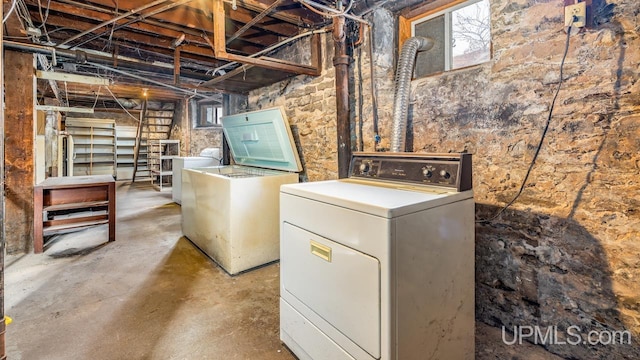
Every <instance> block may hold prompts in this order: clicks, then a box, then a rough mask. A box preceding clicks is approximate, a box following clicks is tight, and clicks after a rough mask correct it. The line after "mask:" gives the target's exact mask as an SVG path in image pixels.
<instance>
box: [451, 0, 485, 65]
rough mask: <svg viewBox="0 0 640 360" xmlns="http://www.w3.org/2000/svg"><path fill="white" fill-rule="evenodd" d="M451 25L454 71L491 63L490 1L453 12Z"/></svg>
mask: <svg viewBox="0 0 640 360" xmlns="http://www.w3.org/2000/svg"><path fill="white" fill-rule="evenodd" d="M451 24H452V38H451V53H452V64H451V65H452V66H451V67H452V68H453V69H457V68H461V67H466V66H471V65H476V64H480V63H483V62H486V61H489V58H490V52H491V26H490V23H489V0H483V1H480V2H477V3H475V4H471V5H469V6H466V7H463V8H461V9H458V10H455V11H453V12H452V13H451Z"/></svg>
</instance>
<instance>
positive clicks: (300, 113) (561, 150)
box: [248, 0, 640, 359]
mask: <svg viewBox="0 0 640 360" xmlns="http://www.w3.org/2000/svg"><path fill="white" fill-rule="evenodd" d="M562 6H563V3H562V2H561V1H528V0H518V1H507V0H494V1H491V10H492V16H491V22H492V25H491V26H492V44H493V56H492V60H491V61H490V62H488V63H485V64H482V65H479V66H475V67H471V68H467V69H462V70H457V71H452V72H448V73H444V74H440V75H435V76H431V77H428V78H424V79H418V80H414V81H413V83H412V101H411V102H412V106H411V108H410V129H412V133H411V134H410V136H409V137H408V142H409V144H410V146H411V147H412V148H413V150H414V151H417V152H463V151H466V152H469V153H472V154H473V156H474V157H473V162H474V167H473V175H474V192H475V200H476V204H477V206H476V213H477V214H476V216H477V218H478V219H479V220H481V219H489V218H491V217H493V216H494V215H495V214H497V213H498V212H499V211H500V209H501V208H502V207H503V206H504V205H505V204H506V203H508V202H509V201H511V200H512V199H513V197H514V196H515V195H516V194H517V192H518V189H519V187H520V185H521V184H522V181H523V179H524V177H525V174H526V172H527V169H528V167H529V164H530V163H531V160H532V158H533V155H534V153H535V151H536V148H537V146H538V143H539V141H540V137H541V134H542V131H543V128H544V126H545V123H546V120H547V116H548V114H549V110H550V104H551V100H552V98H553V95H554V92H555V90H556V88H557V86H558V83H559V68H560V61H561V58H562V53H563V51H564V46H565V40H566V33H565V32H564V29H563V27H564V26H563V23H564V16H563V8H562ZM591 6H592V7H591V10H590V11H591V12H592V14H593V17H594V22H593V27H591V28H589V29H587V30H586V31H582V32H581V33H579V34H576V35H573V36H571V37H570V44H569V52H568V55H567V59H566V62H565V66H564V83H563V85H562V89H561V90H560V93H559V96H558V99H557V102H556V105H555V109H554V111H553V117H552V119H551V125H550V127H549V131H548V133H547V136H546V139H545V141H544V143H543V146H542V149H541V151H540V155H539V157H538V159H537V162H536V165H535V167H534V168H533V170H532V172H531V175H530V177H529V180H528V182H527V186H526V187H525V189H524V191H523V192H522V195H521V196H520V197H519V199H518V200H517V201H516V202H515V203H514V204H513V205H512V206H511V207H510V208H509V209H508V210H506V211H505V212H504V213H502V215H501V216H499V217H498V218H496V219H495V220H492V221H490V222H488V223H485V222H481V223H478V224H477V225H476V259H475V262H476V304H477V305H476V306H477V307H476V317H477V318H478V319H479V320H480V321H483V322H485V323H488V324H490V325H493V326H497V327H502V326H505V327H506V328H507V329H512V328H513V327H514V326H536V325H537V326H541V327H542V330H546V328H547V327H549V326H556V327H557V329H558V335H559V339H558V340H559V341H563V340H566V336H565V335H566V330H567V329H568V328H569V327H570V326H578V327H579V329H580V330H579V333H580V334H581V335H582V336H583V337H585V339H586V336H587V335H588V334H589V332H590V331H597V332H601V331H605V330H607V331H613V330H615V331H629V332H630V334H631V337H632V343H631V344H626V345H607V346H605V345H597V346H590V345H588V344H582V343H581V344H578V345H575V346H573V345H568V344H567V345H561V344H556V345H550V344H547V345H545V347H546V348H547V349H548V350H550V351H552V352H554V353H556V354H558V355H561V356H563V357H566V358H572V359H612V358H616V359H622V358H628V359H637V358H640V280H639V279H640V211H639V210H638V209H639V208H640V195H638V194H639V190H640V180H638V179H640V176H639V175H640V81H638V79H639V75H640V68H639V64H640V37H639V33H638V32H639V29H640V27H639V24H640V3H638V2H637V1H635V0H616V1H606V2H605V1H603V0H593V1H592V2H591ZM371 19H373V21H374V23H375V27H374V29H375V31H374V45H375V46H374V48H375V52H374V56H373V58H374V64H375V75H374V79H375V86H376V94H377V100H378V106H377V108H376V109H377V112H378V115H379V127H380V135H381V138H382V140H381V142H380V143H379V144H377V145H376V144H375V143H374V140H373V139H374V137H373V135H374V134H373V121H372V119H373V106H372V101H371V95H370V91H369V86H370V76H369V70H368V64H369V56H368V54H367V51H366V46H367V43H366V42H365V45H364V46H365V47H363V48H362V50H360V49H356V50H355V51H354V64H353V66H352V71H353V73H352V76H353V80H354V81H355V82H354V86H353V89H352V94H353V95H352V100H353V101H352V104H353V105H352V108H351V110H352V121H353V129H354V135H353V137H354V138H355V139H357V140H358V139H359V138H358V137H359V136H360V134H362V135H361V138H362V147H363V149H364V150H365V151H373V150H376V149H377V150H387V149H388V147H389V141H388V139H389V135H390V132H391V131H390V130H391V126H390V122H391V117H392V106H393V73H394V70H393V66H394V61H395V53H396V50H395V49H396V47H397V45H396V44H395V43H394V41H392V37H390V36H389V35H388V33H389V31H388V29H390V28H392V27H394V28H396V25H394V17H393V15H392V14H390V13H388V12H386V11H385V10H377V11H375V12H374V14H373V15H372V16H370V20H371ZM385 34H386V35H385ZM367 41H368V37H367ZM323 44H324V50H325V53H324V54H323V56H324V57H325V59H324V68H325V70H324V71H323V74H322V76H320V77H318V78H310V77H303V76H300V77H296V78H294V79H292V80H288V81H285V82H281V83H278V84H274V85H272V86H269V87H266V88H263V89H260V90H258V91H254V92H252V93H251V94H250V95H249V101H248V108H249V109H252V110H255V109H259V108H263V107H269V106H274V105H280V106H284V107H285V109H286V112H287V115H288V116H289V121H290V122H291V124H292V127H293V129H294V133H295V134H296V137H297V139H298V140H299V147H300V149H301V156H302V158H303V159H304V162H305V174H306V179H307V180H310V181H315V180H324V179H331V178H336V177H337V176H336V170H337V169H336V166H337V165H336V164H337V160H336V138H335V136H336V135H335V98H334V96H335V95H334V94H335V89H334V73H333V70H332V65H331V58H332V52H331V51H332V50H331V49H332V43H331V38H330V36H325V38H324V42H323ZM358 64H361V66H362V68H361V69H360V70H358ZM360 79H361V80H362V81H361V83H362V86H360V85H359V84H358V82H360ZM360 98H361V99H362V100H361V101H360ZM353 144H354V147H356V146H357V145H358V144H359V140H358V141H354V142H353ZM573 330H575V328H573ZM573 330H572V331H573ZM514 346H517V345H514Z"/></svg>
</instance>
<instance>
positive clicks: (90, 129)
mask: <svg viewBox="0 0 640 360" xmlns="http://www.w3.org/2000/svg"><path fill="white" fill-rule="evenodd" d="M65 129H66V131H67V133H68V134H69V135H71V136H72V138H73V156H72V162H73V175H74V176H85V175H111V176H116V131H115V129H116V122H115V120H109V119H89V118H67V119H66V121H65Z"/></svg>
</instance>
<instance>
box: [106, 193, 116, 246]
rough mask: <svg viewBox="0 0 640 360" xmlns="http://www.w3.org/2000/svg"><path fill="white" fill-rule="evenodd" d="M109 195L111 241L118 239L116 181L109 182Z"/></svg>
mask: <svg viewBox="0 0 640 360" xmlns="http://www.w3.org/2000/svg"><path fill="white" fill-rule="evenodd" d="M107 191H108V194H107V196H108V197H109V207H108V210H107V211H108V213H109V215H108V216H109V241H116V184H115V182H111V183H109V188H108V190H107Z"/></svg>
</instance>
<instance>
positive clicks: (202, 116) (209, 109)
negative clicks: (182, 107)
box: [197, 103, 222, 127]
mask: <svg viewBox="0 0 640 360" xmlns="http://www.w3.org/2000/svg"><path fill="white" fill-rule="evenodd" d="M221 117H222V106H220V105H219V104H208V103H204V104H199V105H198V124H197V126H198V127H208V126H216V125H220V124H221V122H220V118H221Z"/></svg>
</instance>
